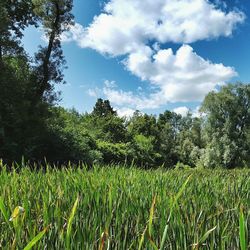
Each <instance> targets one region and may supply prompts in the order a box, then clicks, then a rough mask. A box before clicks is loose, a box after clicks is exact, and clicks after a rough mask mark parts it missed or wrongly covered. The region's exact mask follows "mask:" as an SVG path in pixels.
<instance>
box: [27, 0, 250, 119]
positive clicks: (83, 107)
mask: <svg viewBox="0 0 250 250" xmlns="http://www.w3.org/2000/svg"><path fill="white" fill-rule="evenodd" d="M73 14H74V15H75V22H76V26H75V27H71V28H70V31H69V32H67V33H66V34H64V35H63V36H62V41H63V50H64V55H65V58H66V60H67V66H68V69H67V70H65V72H64V73H65V80H66V82H67V84H66V85H59V86H57V88H56V89H57V90H60V91H61V92H62V95H61V97H62V101H61V102H60V105H62V106H64V107H66V108H72V107H74V108H76V109H77V110H78V111H80V112H85V111H88V112H89V111H91V110H92V107H93V105H94V104H95V101H96V99H97V98H98V97H102V98H108V99H110V101H111V104H112V105H113V106H114V107H115V108H116V109H117V110H118V111H119V114H120V115H131V114H132V112H133V110H136V109H140V110H141V111H143V112H146V113H151V114H158V113H160V112H164V110H166V109H169V110H175V111H176V112H179V113H181V114H184V113H185V112H186V111H187V110H188V109H191V110H192V111H193V112H196V109H197V107H199V105H200V103H201V100H202V99H203V97H204V96H205V94H207V93H208V92H209V91H211V90H214V89H217V88H219V87H220V86H222V85H223V84H226V83H227V82H235V81H242V82H245V83H248V82H250V73H249V72H250V42H249V41H250V21H249V16H250V1H249V0H241V1H238V0H227V1H221V0H213V1H206V0H181V1H173V0H145V1H140V0H110V1H109V0H107V1H99V0H85V1H82V0H74V9H73ZM94 17H95V18H94ZM41 37H42V33H41V31H39V30H37V29H35V28H29V29H28V30H26V32H25V36H24V39H23V42H24V46H25V48H26V50H27V51H28V52H29V53H30V55H32V54H33V53H34V52H35V51H36V50H37V46H38V44H45V42H44V41H43V40H42V38H41Z"/></svg>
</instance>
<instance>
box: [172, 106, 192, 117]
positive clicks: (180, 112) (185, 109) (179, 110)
mask: <svg viewBox="0 0 250 250" xmlns="http://www.w3.org/2000/svg"><path fill="white" fill-rule="evenodd" d="M173 111H174V112H175V113H176V114H178V115H181V116H183V117H185V116H187V114H188V112H189V111H190V110H189V108H188V107H186V106H183V107H178V108H175V109H174V110H173Z"/></svg>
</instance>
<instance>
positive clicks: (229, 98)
mask: <svg viewBox="0 0 250 250" xmlns="http://www.w3.org/2000/svg"><path fill="white" fill-rule="evenodd" d="M202 111H203V112H204V113H205V114H206V115H207V116H206V119H205V124H204V131H203V136H204V139H205V142H206V147H205V153H204V155H203V164H204V166H207V167H215V166H218V165H219V166H222V167H225V168H231V167H236V166H239V167H240V166H246V165H249V164H250V157H249V150H250V141H249V130H250V85H244V84H235V85H232V84H231V85H228V86H224V87H223V88H222V89H221V90H220V91H219V92H218V93H215V92H211V93H209V94H208V95H207V97H206V98H205V100H204V102H203V105H202Z"/></svg>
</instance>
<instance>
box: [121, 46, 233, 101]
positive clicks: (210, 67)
mask: <svg viewBox="0 0 250 250" xmlns="http://www.w3.org/2000/svg"><path fill="white" fill-rule="evenodd" d="M125 65H126V67H127V69H128V70H129V71H131V72H132V73H133V74H134V75H136V76H138V77H140V78H141V79H142V80H148V81H150V82H151V83H152V84H154V85H156V86H157V87H158V88H159V89H160V91H159V92H158V93H157V97H160V99H161V100H160V102H188V101H201V100H202V99H203V98H204V96H205V95H206V94H207V93H208V92H209V91H212V90H215V89H216V87H217V86H219V85H223V84H224V83H225V82H226V81H228V80H230V79H231V78H232V77H234V76H236V75H237V73H236V72H235V70H234V69H233V68H232V67H225V66H224V65H223V64H213V63H212V62H210V61H208V60H205V59H203V58H202V57H200V56H198V55H197V54H196V53H195V52H194V51H193V49H192V47H190V46H189V45H183V46H181V47H180V48H179V49H178V50H177V52H176V54H174V53H173V51H172V49H165V50H159V51H158V52H157V53H155V54H154V52H153V51H152V50H151V49H150V48H149V47H144V48H143V50H138V51H137V52H134V53H131V54H130V55H129V56H128V59H127V60H126V62H125ZM154 96H155V95H154Z"/></svg>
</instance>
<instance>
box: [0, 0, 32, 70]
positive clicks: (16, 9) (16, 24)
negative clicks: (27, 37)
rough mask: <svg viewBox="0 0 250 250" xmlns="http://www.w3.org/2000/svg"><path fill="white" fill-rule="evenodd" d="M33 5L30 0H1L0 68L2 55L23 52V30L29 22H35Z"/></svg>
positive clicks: (0, 66) (1, 66)
mask: <svg viewBox="0 0 250 250" xmlns="http://www.w3.org/2000/svg"><path fill="white" fill-rule="evenodd" d="M33 7H34V6H33V3H32V1H31V0H19V1H10V0H1V2H0V69H1V68H3V56H7V55H14V54H20V53H22V52H23V48H22V47H21V46H20V39H21V38H22V36H23V30H24V29H25V28H26V27H27V26H28V25H30V24H36V18H35V16H34V14H33Z"/></svg>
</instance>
